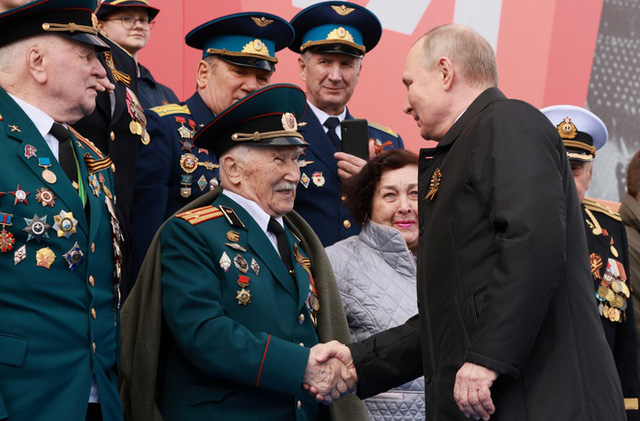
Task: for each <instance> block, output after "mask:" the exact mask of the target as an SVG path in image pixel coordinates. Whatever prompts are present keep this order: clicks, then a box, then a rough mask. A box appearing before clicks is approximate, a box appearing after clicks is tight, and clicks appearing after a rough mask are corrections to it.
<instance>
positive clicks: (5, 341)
mask: <svg viewBox="0 0 640 421" xmlns="http://www.w3.org/2000/svg"><path fill="white" fill-rule="evenodd" d="M28 344H29V340H28V339H26V338H22V337H20V336H14V335H9V334H6V333H0V364H4V365H9V366H13V367H20V366H22V364H23V363H24V359H25V357H26V355H27V345H28Z"/></svg>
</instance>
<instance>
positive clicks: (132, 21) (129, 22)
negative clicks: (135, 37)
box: [105, 16, 156, 31]
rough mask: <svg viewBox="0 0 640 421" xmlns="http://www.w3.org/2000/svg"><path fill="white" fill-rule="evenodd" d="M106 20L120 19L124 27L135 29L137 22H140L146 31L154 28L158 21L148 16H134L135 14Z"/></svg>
mask: <svg viewBox="0 0 640 421" xmlns="http://www.w3.org/2000/svg"><path fill="white" fill-rule="evenodd" d="M105 20H119V21H120V24H121V25H122V27H123V28H124V29H133V27H134V26H136V22H140V26H142V29H144V30H145V31H146V30H149V29H151V28H153V25H155V23H156V22H155V21H153V20H149V18H148V17H147V18H134V17H133V16H123V17H121V18H112V19H105Z"/></svg>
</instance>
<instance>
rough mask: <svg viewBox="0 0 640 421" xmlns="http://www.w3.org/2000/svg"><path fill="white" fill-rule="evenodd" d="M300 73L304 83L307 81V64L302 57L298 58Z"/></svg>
mask: <svg viewBox="0 0 640 421" xmlns="http://www.w3.org/2000/svg"><path fill="white" fill-rule="evenodd" d="M298 73H299V74H300V79H302V81H303V82H306V81H307V63H306V62H305V61H304V58H302V56H300V57H298Z"/></svg>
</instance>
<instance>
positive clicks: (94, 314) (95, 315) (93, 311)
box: [91, 308, 98, 320]
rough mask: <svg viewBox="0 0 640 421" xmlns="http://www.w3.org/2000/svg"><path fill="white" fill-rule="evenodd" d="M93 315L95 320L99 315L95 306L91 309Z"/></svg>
mask: <svg viewBox="0 0 640 421" xmlns="http://www.w3.org/2000/svg"><path fill="white" fill-rule="evenodd" d="M91 317H93V319H94V320H95V319H96V318H97V317H98V314H97V313H96V309H95V308H92V309H91Z"/></svg>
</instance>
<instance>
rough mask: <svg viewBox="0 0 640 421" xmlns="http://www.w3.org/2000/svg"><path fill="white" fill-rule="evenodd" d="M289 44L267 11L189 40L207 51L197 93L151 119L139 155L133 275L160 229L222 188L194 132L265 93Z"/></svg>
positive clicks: (213, 26) (284, 28) (219, 23)
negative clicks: (243, 100) (146, 141)
mask: <svg viewBox="0 0 640 421" xmlns="http://www.w3.org/2000/svg"><path fill="white" fill-rule="evenodd" d="M292 39H293V29H292V28H291V26H290V25H289V23H288V22H286V21H285V20H283V19H282V18H279V17H278V16H274V15H270V14H268V13H262V12H246V13H237V14H233V15H227V16H222V17H220V18H217V19H214V20H211V21H209V22H206V23H203V24H202V25H200V26H198V27H197V28H195V29H193V30H192V31H191V32H189V33H188V34H187V36H186V37H185V42H186V43H187V45H189V46H190V47H193V48H197V49H199V50H202V60H200V61H199V62H198V67H197V70H196V85H197V87H196V92H195V93H194V94H193V95H192V96H191V97H190V98H189V99H187V100H186V101H185V102H183V103H179V104H169V105H165V106H160V107H154V108H152V109H151V110H148V111H147V112H146V116H147V119H148V130H149V134H150V135H151V139H152V140H151V143H149V144H148V145H146V146H145V147H143V148H140V150H139V151H138V154H137V156H136V177H135V184H134V195H135V198H136V199H135V202H134V207H133V237H134V272H137V270H138V268H139V266H140V264H141V263H142V259H144V256H145V254H146V252H147V248H148V247H149V243H150V242H151V239H152V238H153V235H154V234H155V232H156V231H157V230H158V228H160V225H162V223H163V222H164V221H165V220H166V219H167V218H169V217H170V216H171V215H173V214H174V213H175V212H176V211H177V210H178V209H180V208H182V207H183V206H185V205H186V204H187V203H189V202H190V201H192V200H193V199H195V198H197V197H199V196H201V195H203V194H205V193H207V192H208V191H209V190H210V189H212V188H214V187H215V186H217V185H218V183H219V181H218V161H217V159H216V157H215V156H213V154H210V153H209V151H208V150H207V149H204V148H198V147H195V146H194V144H193V135H194V133H195V131H196V129H197V128H199V127H202V126H203V125H204V124H206V123H208V122H209V121H211V120H212V119H213V117H214V116H215V115H217V114H219V113H220V112H221V111H222V110H224V109H225V108H227V107H228V106H230V105H231V104H232V103H233V102H235V101H237V100H239V99H241V98H243V97H245V96H246V95H247V94H250V93H252V92H254V91H256V90H257V89H259V88H262V87H264V86H266V85H267V84H268V83H269V81H270V79H271V75H272V74H273V72H274V71H275V65H276V63H277V61H278V59H277V58H276V51H279V50H281V49H283V48H285V47H286V46H287V45H289V43H290V42H291V40H292Z"/></svg>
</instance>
